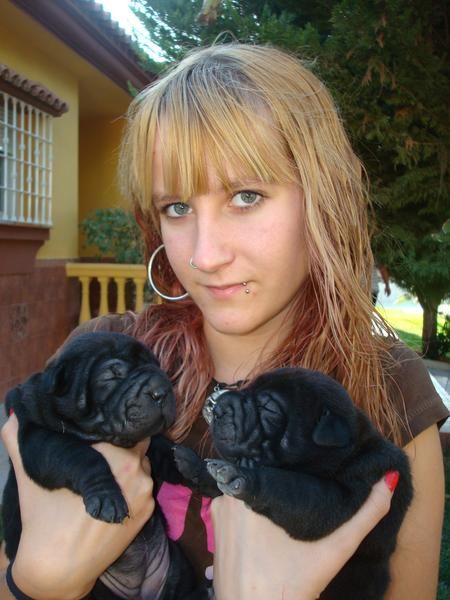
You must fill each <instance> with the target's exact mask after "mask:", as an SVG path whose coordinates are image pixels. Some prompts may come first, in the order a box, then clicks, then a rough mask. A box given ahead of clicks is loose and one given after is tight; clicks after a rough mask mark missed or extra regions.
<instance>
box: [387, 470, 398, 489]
mask: <svg viewBox="0 0 450 600" xmlns="http://www.w3.org/2000/svg"><path fill="white" fill-rule="evenodd" d="M399 479H400V473H399V472H398V471H389V472H388V473H386V475H385V476H384V481H385V482H386V485H387V486H388V488H389V489H390V490H391V492H393V491H394V490H395V488H396V487H397V483H398V480H399Z"/></svg>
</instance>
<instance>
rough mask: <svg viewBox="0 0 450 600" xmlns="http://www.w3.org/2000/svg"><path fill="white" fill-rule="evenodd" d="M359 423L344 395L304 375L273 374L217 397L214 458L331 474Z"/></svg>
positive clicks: (316, 376) (320, 378)
mask: <svg viewBox="0 0 450 600" xmlns="http://www.w3.org/2000/svg"><path fill="white" fill-rule="evenodd" d="M359 425H360V424H359V418H358V415H357V412H356V409H355V407H354V406H353V403H352V401H351V400H350V398H349V396H348V394H347V392H346V391H345V389H344V388H343V387H342V386H341V385H340V384H338V383H337V382H336V381H334V380H333V379H331V378H330V377H327V376H326V375H323V374H321V373H318V372H314V371H309V370H306V369H277V370H275V371H271V372H269V373H265V374H264V375H261V376H260V377H258V378H257V379H256V380H255V381H254V382H253V383H252V384H251V385H249V386H248V387H247V388H245V389H242V390H240V391H236V392H235V391H230V392H226V393H224V394H222V395H221V396H220V397H219V398H218V401H217V404H216V406H215V408H214V411H213V420H212V423H211V433H212V436H213V440H214V444H215V447H216V449H217V451H218V453H219V454H220V455H221V456H222V457H223V458H224V459H226V460H229V461H231V462H235V463H238V464H241V465H242V466H248V465H252V464H254V463H258V464H261V465H266V466H278V467H283V466H286V467H288V466H289V465H297V466H299V467H300V466H301V467H302V469H304V470H306V471H307V470H308V469H309V470H310V471H311V472H314V473H319V472H322V471H323V472H324V473H325V472H328V471H330V470H334V469H336V468H337V467H338V466H339V464H340V463H341V462H342V461H343V460H344V459H345V458H346V457H347V456H349V454H350V453H351V452H352V450H353V449H354V443H355V441H356V439H357V437H358V431H359Z"/></svg>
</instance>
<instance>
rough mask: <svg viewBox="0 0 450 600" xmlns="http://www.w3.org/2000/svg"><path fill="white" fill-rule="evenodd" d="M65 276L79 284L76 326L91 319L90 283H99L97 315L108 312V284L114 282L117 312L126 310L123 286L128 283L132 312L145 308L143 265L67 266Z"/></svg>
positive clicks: (81, 264) (75, 264)
mask: <svg viewBox="0 0 450 600" xmlns="http://www.w3.org/2000/svg"><path fill="white" fill-rule="evenodd" d="M66 275H67V277H77V278H78V280H79V281H80V283H81V306H80V318H79V323H84V322H85V321H88V320H89V319H91V318H92V317H93V316H94V315H92V314H91V304H92V303H91V298H90V293H91V282H92V281H93V280H95V279H96V280H97V281H98V283H99V296H100V298H99V307H98V313H97V314H98V315H106V314H107V313H108V312H111V308H110V306H109V302H108V297H109V294H108V289H109V284H110V282H111V281H113V282H115V285H116V291H117V304H116V307H115V310H116V312H118V313H123V312H125V311H126V310H127V308H128V307H127V303H126V283H127V281H129V280H131V281H132V282H133V286H134V306H133V309H134V310H136V311H137V312H139V311H140V310H142V308H143V306H144V286H145V282H146V279H147V273H146V269H145V266H144V265H123V264H115V263H78V262H77V263H67V264H66Z"/></svg>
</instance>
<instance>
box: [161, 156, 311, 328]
mask: <svg viewBox="0 0 450 600" xmlns="http://www.w3.org/2000/svg"><path fill="white" fill-rule="evenodd" d="M162 169H163V167H162V162H161V155H160V150H159V147H158V145H157V146H156V148H155V154H154V165H153V200H154V203H155V206H156V207H157V210H158V212H159V214H160V222H161V235H162V240H163V243H164V244H165V250H166V253H167V257H168V259H169V262H170V264H171V266H172V268H173V270H174V272H175V274H176V276H177V278H178V280H179V281H180V283H181V284H182V285H183V287H184V288H185V289H186V290H187V291H188V292H189V294H190V295H191V297H192V299H193V301H194V302H195V303H196V304H197V306H198V307H199V308H200V310H201V312H202V314H203V316H204V322H205V333H206V334H207V333H208V330H213V331H215V332H217V333H221V334H228V335H248V334H251V333H261V334H267V335H276V334H277V333H279V331H280V326H281V323H282V322H283V320H284V316H285V314H286V311H287V310H288V308H289V306H290V304H291V302H292V301H293V298H294V296H295V295H296V293H297V291H298V289H299V287H300V285H301V284H302V282H303V281H304V280H305V278H306V276H307V273H308V256H307V252H306V247H305V241H304V235H303V229H304V227H303V198H302V192H301V190H300V188H299V187H298V186H297V185H294V184H289V185H272V184H270V185H269V184H262V183H259V182H257V181H250V180H236V181H235V182H234V184H233V191H232V192H231V193H229V192H227V191H225V190H224V189H223V187H222V186H221V184H220V182H219V181H218V180H217V177H216V175H215V173H214V172H213V171H211V172H210V174H209V189H208V191H207V193H204V194H201V195H200V194H199V195H195V196H194V197H192V198H190V199H189V201H188V202H180V201H179V199H177V198H176V197H173V196H171V195H168V194H167V193H166V190H165V189H164V184H163V170H162ZM229 175H230V179H231V180H233V179H234V178H233V173H230V174H229ZM191 258H192V261H193V263H194V265H195V266H196V267H197V268H196V269H194V268H192V267H191V266H190V264H189V263H190V259H191Z"/></svg>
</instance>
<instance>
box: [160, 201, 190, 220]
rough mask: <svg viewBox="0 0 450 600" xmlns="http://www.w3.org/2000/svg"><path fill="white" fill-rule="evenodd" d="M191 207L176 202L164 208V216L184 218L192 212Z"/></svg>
mask: <svg viewBox="0 0 450 600" xmlns="http://www.w3.org/2000/svg"><path fill="white" fill-rule="evenodd" d="M191 210H192V209H191V207H190V206H189V204H186V203H185V202H175V203H174V204H169V205H168V206H165V207H164V214H165V215H166V216H167V217H172V218H175V219H176V218H178V217H184V216H185V215H187V214H189V213H190V212H191Z"/></svg>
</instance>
